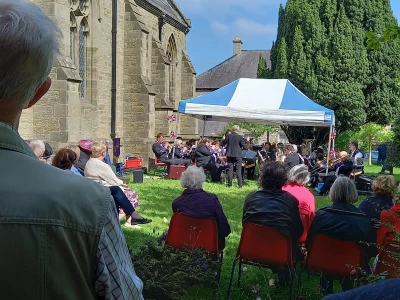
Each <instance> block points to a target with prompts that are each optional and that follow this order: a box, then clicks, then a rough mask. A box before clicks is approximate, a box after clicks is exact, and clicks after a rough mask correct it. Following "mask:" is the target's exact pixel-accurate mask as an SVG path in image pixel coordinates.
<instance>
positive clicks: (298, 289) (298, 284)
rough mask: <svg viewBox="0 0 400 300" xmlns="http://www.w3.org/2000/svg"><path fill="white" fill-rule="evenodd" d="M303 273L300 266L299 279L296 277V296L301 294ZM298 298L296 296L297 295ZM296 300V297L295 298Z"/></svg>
mask: <svg viewBox="0 0 400 300" xmlns="http://www.w3.org/2000/svg"><path fill="white" fill-rule="evenodd" d="M302 275H303V268H302V267H301V266H300V271H299V279H297V296H300V295H301V283H302V282H301V276H302ZM297 298H298V297H297ZM296 300H297V299H296Z"/></svg>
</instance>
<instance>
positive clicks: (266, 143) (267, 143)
mask: <svg viewBox="0 0 400 300" xmlns="http://www.w3.org/2000/svg"><path fill="white" fill-rule="evenodd" d="M265 145H268V146H270V147H271V146H272V145H271V143H270V142H265V143H264V146H265Z"/></svg>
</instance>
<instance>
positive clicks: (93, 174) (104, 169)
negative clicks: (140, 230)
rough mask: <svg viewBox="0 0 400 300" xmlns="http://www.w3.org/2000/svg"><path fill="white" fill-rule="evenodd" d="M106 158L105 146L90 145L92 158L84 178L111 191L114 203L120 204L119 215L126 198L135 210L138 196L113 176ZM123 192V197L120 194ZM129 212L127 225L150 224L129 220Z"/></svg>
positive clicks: (97, 143) (146, 220)
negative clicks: (114, 199) (105, 160)
mask: <svg viewBox="0 0 400 300" xmlns="http://www.w3.org/2000/svg"><path fill="white" fill-rule="evenodd" d="M105 156H106V145H105V144H104V143H103V142H95V143H93V145H92V157H91V158H90V159H89V160H88V162H87V164H86V167H85V177H87V178H90V179H92V180H94V181H96V182H99V183H101V184H102V185H104V186H108V187H109V188H110V191H111V195H112V196H113V197H114V198H115V197H117V200H116V202H117V203H118V204H120V207H121V209H120V214H122V213H123V212H122V211H123V206H122V205H121V203H125V202H126V201H125V197H124V196H126V197H127V198H128V200H129V202H130V203H131V204H132V206H133V208H136V207H137V206H139V205H140V203H139V196H138V195H137V193H136V192H135V191H133V190H130V189H128V187H127V186H126V185H125V184H124V183H123V181H122V180H121V179H119V178H118V177H117V175H115V173H114V172H113V170H112V169H111V167H110V166H109V165H107V164H106V163H105V162H104V161H103V160H104V157H105ZM121 190H122V191H123V192H124V193H123V194H124V196H122V194H121V193H120V191H121ZM129 212H130V211H128V212H126V211H125V214H126V215H127V220H126V221H127V224H126V225H128V226H129V224H146V223H150V222H151V220H148V219H144V218H142V217H141V218H137V217H136V216H134V217H133V218H132V219H131V215H132V213H133V212H132V213H129Z"/></svg>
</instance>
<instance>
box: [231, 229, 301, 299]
mask: <svg viewBox="0 0 400 300" xmlns="http://www.w3.org/2000/svg"><path fill="white" fill-rule="evenodd" d="M237 261H239V277H238V285H240V277H241V275H242V273H241V271H242V264H248V265H256V266H260V267H263V268H277V269H289V271H290V275H291V278H292V279H293V280H292V282H291V285H290V299H292V297H293V283H294V268H293V258H292V241H291V240H290V239H289V238H288V237H287V236H285V235H284V234H282V233H281V232H279V231H278V230H277V229H275V228H272V227H267V226H262V225H258V224H254V223H246V224H245V225H244V226H243V230H242V235H241V237H240V243H239V247H238V250H237V253H236V258H235V260H234V261H233V265H232V272H231V279H230V281H229V288H228V296H227V299H229V297H230V294H231V289H232V282H233V276H234V274H235V266H236V262H237Z"/></svg>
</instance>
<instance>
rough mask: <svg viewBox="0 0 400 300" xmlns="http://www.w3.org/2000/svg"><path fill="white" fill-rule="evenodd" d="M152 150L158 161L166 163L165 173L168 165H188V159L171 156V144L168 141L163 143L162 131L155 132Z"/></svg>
mask: <svg viewBox="0 0 400 300" xmlns="http://www.w3.org/2000/svg"><path fill="white" fill-rule="evenodd" d="M152 150H153V152H154V154H155V156H156V157H157V160H158V161H160V162H163V163H166V164H167V166H168V168H167V173H168V172H169V166H170V165H185V166H186V167H187V166H188V165H190V160H189V159H182V158H171V155H172V154H171V150H172V146H170V145H169V143H166V144H164V135H163V134H162V133H159V134H157V141H156V142H155V143H154V144H153V146H152Z"/></svg>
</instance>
